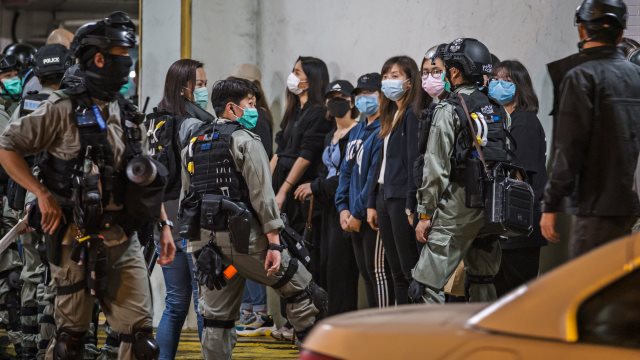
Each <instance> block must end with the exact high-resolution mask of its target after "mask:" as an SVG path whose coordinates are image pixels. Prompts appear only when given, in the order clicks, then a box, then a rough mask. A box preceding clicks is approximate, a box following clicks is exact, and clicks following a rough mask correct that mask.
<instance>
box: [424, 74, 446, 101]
mask: <svg viewBox="0 0 640 360" xmlns="http://www.w3.org/2000/svg"><path fill="white" fill-rule="evenodd" d="M445 85H446V84H445V81H444V71H443V72H442V75H440V76H438V77H434V76H432V75H431V74H427V75H424V76H422V88H423V89H424V91H426V92H427V94H429V96H431V97H432V98H434V99H438V98H439V97H440V95H442V93H443V92H444V91H445Z"/></svg>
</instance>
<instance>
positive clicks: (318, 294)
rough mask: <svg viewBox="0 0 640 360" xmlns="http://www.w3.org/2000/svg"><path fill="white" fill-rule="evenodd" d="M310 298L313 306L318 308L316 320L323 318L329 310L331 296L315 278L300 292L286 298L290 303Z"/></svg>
mask: <svg viewBox="0 0 640 360" xmlns="http://www.w3.org/2000/svg"><path fill="white" fill-rule="evenodd" d="M306 299H310V300H311V303H312V304H313V306H315V307H316V308H317V309H318V314H317V315H316V321H318V320H320V319H323V318H325V317H326V316H327V313H328V312H329V296H328V295H327V292H326V291H325V290H324V289H323V288H321V287H320V286H319V285H318V284H316V283H315V282H313V280H312V281H311V282H310V283H309V285H307V287H306V288H305V289H304V290H302V291H301V292H300V293H298V294H296V295H294V296H291V297H289V298H287V299H286V301H287V302H288V303H292V304H293V303H299V302H302V301H303V300H306Z"/></svg>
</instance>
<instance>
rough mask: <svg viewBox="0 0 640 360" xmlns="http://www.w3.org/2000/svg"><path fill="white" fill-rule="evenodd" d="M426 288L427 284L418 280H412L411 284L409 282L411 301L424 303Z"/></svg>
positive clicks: (412, 302)
mask: <svg viewBox="0 0 640 360" xmlns="http://www.w3.org/2000/svg"><path fill="white" fill-rule="evenodd" d="M424 290H425V285H424V284H423V283H420V282H418V281H416V280H415V279H414V280H411V284H409V302H410V303H411V304H424V303H425V301H424V297H423V296H424Z"/></svg>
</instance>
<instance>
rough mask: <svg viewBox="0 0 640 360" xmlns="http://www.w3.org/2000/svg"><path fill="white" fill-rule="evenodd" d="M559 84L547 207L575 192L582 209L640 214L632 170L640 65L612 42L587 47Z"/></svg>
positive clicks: (639, 128) (639, 145)
mask: <svg viewBox="0 0 640 360" xmlns="http://www.w3.org/2000/svg"><path fill="white" fill-rule="evenodd" d="M579 57H580V58H581V61H580V64H579V65H577V66H575V67H573V68H572V69H571V70H569V71H568V72H567V74H566V75H565V76H564V79H563V80H562V83H561V85H560V87H559V92H558V96H559V99H557V108H556V113H555V114H554V115H555V119H556V123H555V124H554V125H555V126H554V139H553V142H554V143H553V145H554V146H553V148H554V153H553V159H554V160H553V165H552V167H551V173H550V175H549V183H548V184H547V187H546V189H545V193H544V200H543V211H544V212H557V211H561V210H562V204H561V203H562V198H563V197H566V196H569V195H571V196H572V202H573V206H575V209H576V213H577V215H585V216H636V215H640V206H639V204H638V197H637V196H636V195H635V194H634V193H633V190H632V184H633V173H634V169H635V166H636V162H637V160H638V152H639V151H640V66H638V65H635V64H633V63H631V62H629V61H626V60H625V58H624V55H623V53H622V51H621V50H618V49H617V48H615V47H613V46H603V47H596V48H590V49H586V50H584V51H582V53H580V55H579Z"/></svg>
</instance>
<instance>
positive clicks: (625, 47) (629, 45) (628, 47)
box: [618, 37, 640, 57]
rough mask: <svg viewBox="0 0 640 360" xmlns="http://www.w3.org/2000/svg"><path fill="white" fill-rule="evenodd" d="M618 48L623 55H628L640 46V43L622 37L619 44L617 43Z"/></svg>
mask: <svg viewBox="0 0 640 360" xmlns="http://www.w3.org/2000/svg"><path fill="white" fill-rule="evenodd" d="M618 48H620V49H622V51H623V52H624V56H627V57H628V56H629V55H630V54H631V53H632V52H633V51H634V50H635V49H637V48H640V43H638V42H637V41H635V40H633V39H630V38H628V37H623V38H622V41H621V42H620V44H618Z"/></svg>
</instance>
